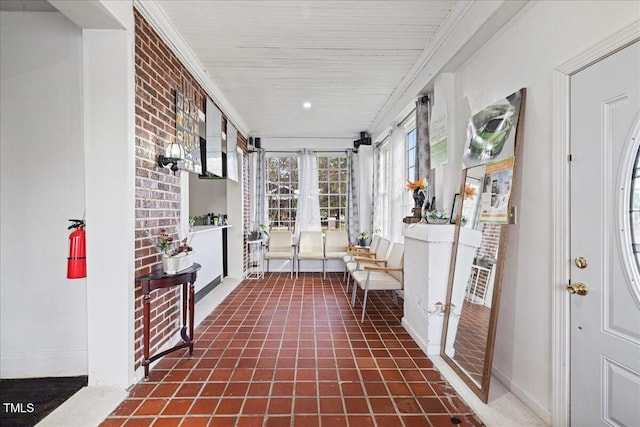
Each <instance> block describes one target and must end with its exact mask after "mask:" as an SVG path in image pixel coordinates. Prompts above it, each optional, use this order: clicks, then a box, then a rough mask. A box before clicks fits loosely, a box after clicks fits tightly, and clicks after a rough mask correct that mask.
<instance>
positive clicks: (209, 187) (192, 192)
mask: <svg viewBox="0 0 640 427" xmlns="http://www.w3.org/2000/svg"><path fill="white" fill-rule="evenodd" d="M180 173H181V174H187V172H180ZM188 175H189V187H188V191H189V204H188V206H189V215H190V216H195V215H200V216H202V215H205V214H207V213H210V212H213V213H222V214H226V213H227V180H226V179H200V178H198V175H197V174H195V173H189V174H188ZM232 182H233V181H232ZM185 206H186V205H185Z"/></svg>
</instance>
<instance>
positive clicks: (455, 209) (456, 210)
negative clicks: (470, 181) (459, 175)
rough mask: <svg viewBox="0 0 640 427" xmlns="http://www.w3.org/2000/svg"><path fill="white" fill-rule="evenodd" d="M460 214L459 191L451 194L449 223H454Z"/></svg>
mask: <svg viewBox="0 0 640 427" xmlns="http://www.w3.org/2000/svg"><path fill="white" fill-rule="evenodd" d="M459 216H460V193H456V194H454V195H453V205H451V219H450V220H449V224H455V223H456V221H458V217H459Z"/></svg>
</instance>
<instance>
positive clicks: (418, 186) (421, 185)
mask: <svg viewBox="0 0 640 427" xmlns="http://www.w3.org/2000/svg"><path fill="white" fill-rule="evenodd" d="M428 186H429V184H428V183H427V181H425V179H424V178H418V179H417V180H415V181H409V180H407V191H411V192H414V191H416V190H418V191H419V190H426V189H427V187H428Z"/></svg>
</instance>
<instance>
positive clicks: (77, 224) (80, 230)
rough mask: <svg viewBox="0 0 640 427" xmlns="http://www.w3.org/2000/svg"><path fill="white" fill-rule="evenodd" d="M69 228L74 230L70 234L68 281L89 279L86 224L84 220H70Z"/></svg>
mask: <svg viewBox="0 0 640 427" xmlns="http://www.w3.org/2000/svg"><path fill="white" fill-rule="evenodd" d="M69 221H71V222H72V224H71V225H70V226H69V227H68V228H67V229H68V230H71V229H74V230H73V231H72V232H71V234H69V258H68V259H67V279H81V278H83V277H87V252H86V245H85V234H86V233H85V231H84V226H85V222H84V220H83V219H70V220H69Z"/></svg>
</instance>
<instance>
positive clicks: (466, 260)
mask: <svg viewBox="0 0 640 427" xmlns="http://www.w3.org/2000/svg"><path fill="white" fill-rule="evenodd" d="M524 104H525V89H520V90H519V91H517V92H515V93H513V94H511V95H509V96H507V97H506V98H503V99H501V100H499V101H497V102H496V103H494V104H492V105H490V106H488V107H486V108H484V109H483V110H481V111H479V112H478V113H476V114H474V115H473V116H472V117H471V118H470V119H469V124H468V126H467V140H466V145H465V151H464V157H463V171H462V180H461V186H460V195H461V197H462V203H460V204H459V206H460V208H459V210H458V212H455V213H454V215H455V217H456V228H455V240H454V244H453V249H452V253H451V267H450V270H449V286H448V289H447V301H446V304H445V315H444V325H443V331H442V345H441V349H442V350H441V356H442V358H443V359H444V360H445V361H446V362H447V363H448V364H449V365H450V366H451V367H452V368H453V370H454V371H455V372H456V373H457V374H458V375H459V376H460V378H461V379H462V380H463V381H464V382H465V383H466V384H467V386H469V388H471V390H473V391H474V393H475V394H476V395H477V396H478V397H479V398H480V399H481V400H482V401H483V402H485V403H486V402H487V401H488V397H489V383H490V379H491V365H492V363H493V349H494V343H495V335H496V325H497V322H498V307H499V303H500V292H501V290H502V272H503V268H504V262H505V254H506V250H507V232H508V228H509V225H508V224H509V223H510V222H511V218H512V216H513V215H512V214H513V211H512V206H511V195H512V194H513V187H514V186H513V181H514V170H515V166H516V152H517V148H518V146H519V145H520V135H521V130H522V125H523V121H524V120H523V118H524Z"/></svg>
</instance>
